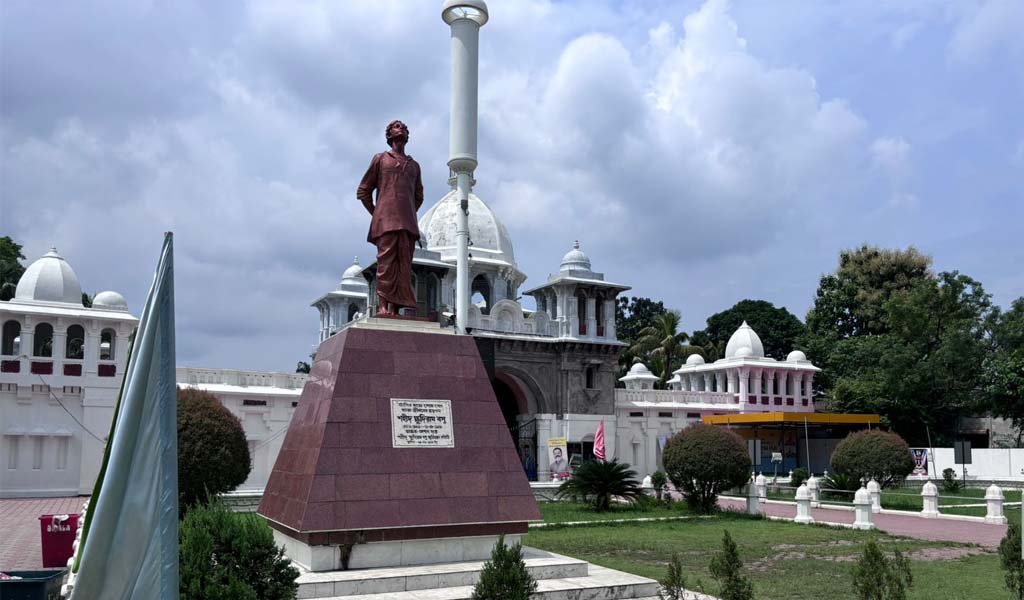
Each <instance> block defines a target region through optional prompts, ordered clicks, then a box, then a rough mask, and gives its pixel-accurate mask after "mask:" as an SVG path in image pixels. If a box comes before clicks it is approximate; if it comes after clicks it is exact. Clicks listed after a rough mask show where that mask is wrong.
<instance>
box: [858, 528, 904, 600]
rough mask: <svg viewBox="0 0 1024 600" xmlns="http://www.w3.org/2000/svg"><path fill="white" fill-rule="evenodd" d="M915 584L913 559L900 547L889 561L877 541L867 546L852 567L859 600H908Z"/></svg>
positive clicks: (869, 542) (871, 541)
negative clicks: (911, 561) (911, 562)
mask: <svg viewBox="0 0 1024 600" xmlns="http://www.w3.org/2000/svg"><path fill="white" fill-rule="evenodd" d="M913 584H914V576H913V574H912V573H911V572H910V560H909V559H908V558H907V557H905V556H903V553H902V552H900V551H899V549H898V548H897V549H896V550H895V551H894V552H893V555H892V558H888V557H886V556H885V554H884V553H883V552H882V550H881V548H879V547H878V544H877V543H876V542H875V540H869V541H868V542H867V543H866V544H864V551H863V552H862V553H861V555H860V559H859V560H858V561H857V564H856V565H854V567H853V587H854V591H855V592H856V593H857V598H858V599H859V600H906V598H907V590H908V589H910V587H911V586H912V585H913Z"/></svg>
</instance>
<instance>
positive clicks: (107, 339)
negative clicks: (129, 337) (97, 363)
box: [100, 329, 117, 360]
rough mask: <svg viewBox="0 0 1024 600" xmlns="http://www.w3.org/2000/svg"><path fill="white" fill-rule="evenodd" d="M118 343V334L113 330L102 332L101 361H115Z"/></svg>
mask: <svg viewBox="0 0 1024 600" xmlns="http://www.w3.org/2000/svg"><path fill="white" fill-rule="evenodd" d="M116 343H117V334H116V333H114V330H113V329H104V330H103V331H101V332H100V360H114V350H115V348H114V344H116Z"/></svg>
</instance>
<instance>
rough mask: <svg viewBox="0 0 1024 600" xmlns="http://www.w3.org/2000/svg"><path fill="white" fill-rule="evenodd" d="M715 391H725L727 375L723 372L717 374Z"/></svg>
mask: <svg viewBox="0 0 1024 600" xmlns="http://www.w3.org/2000/svg"><path fill="white" fill-rule="evenodd" d="M715 391H716V392H722V391H725V373H723V372H722V371H716V372H715Z"/></svg>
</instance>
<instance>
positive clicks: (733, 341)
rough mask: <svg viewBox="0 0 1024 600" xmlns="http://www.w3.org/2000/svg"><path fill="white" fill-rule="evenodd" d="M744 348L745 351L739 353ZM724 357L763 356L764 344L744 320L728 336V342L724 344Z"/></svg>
mask: <svg viewBox="0 0 1024 600" xmlns="http://www.w3.org/2000/svg"><path fill="white" fill-rule="evenodd" d="M744 350H745V352H743V353H742V354H741V352H742V351H744ZM725 357H726V358H742V357H753V358H764V346H763V345H762V344H761V338H759V337H758V336H757V332H756V331H754V330H753V329H751V328H750V325H747V322H746V321H744V322H743V324H742V325H740V328H739V329H737V330H736V332H735V333H733V334H732V337H731V338H729V343H728V344H726V346H725Z"/></svg>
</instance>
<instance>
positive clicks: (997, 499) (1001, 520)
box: [985, 483, 1006, 525]
mask: <svg viewBox="0 0 1024 600" xmlns="http://www.w3.org/2000/svg"><path fill="white" fill-rule="evenodd" d="M985 504H987V505H988V510H987V511H986V512H985V522H986V523H994V524H996V525H1005V524H1006V515H1004V514H1003V490H1001V489H999V486H998V485H996V484H994V483H993V484H992V485H990V486H988V489H987V490H985Z"/></svg>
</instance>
